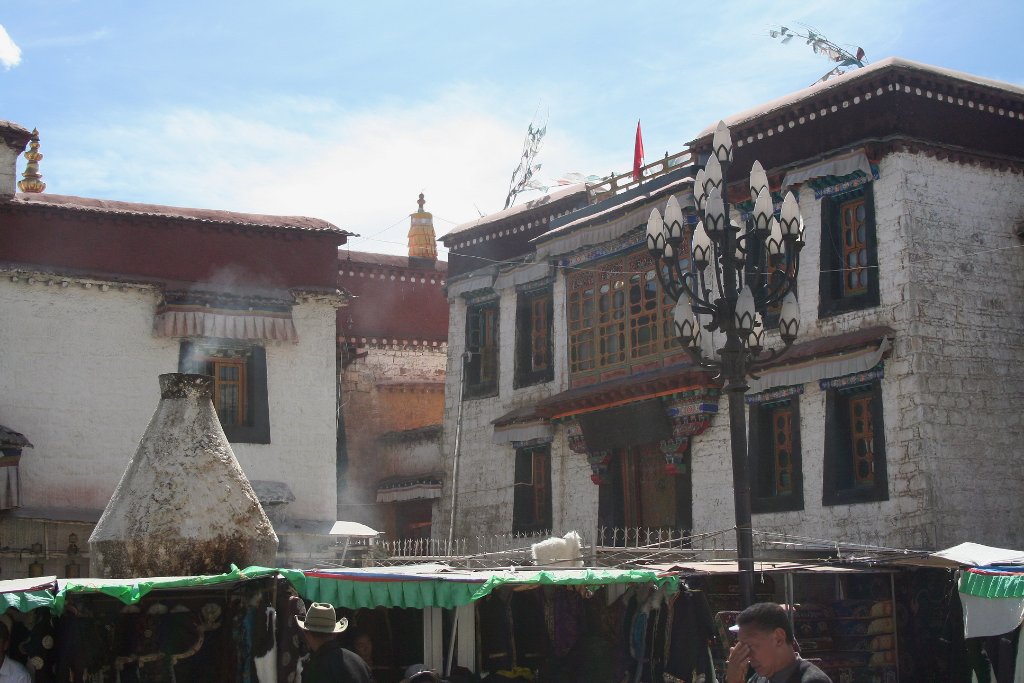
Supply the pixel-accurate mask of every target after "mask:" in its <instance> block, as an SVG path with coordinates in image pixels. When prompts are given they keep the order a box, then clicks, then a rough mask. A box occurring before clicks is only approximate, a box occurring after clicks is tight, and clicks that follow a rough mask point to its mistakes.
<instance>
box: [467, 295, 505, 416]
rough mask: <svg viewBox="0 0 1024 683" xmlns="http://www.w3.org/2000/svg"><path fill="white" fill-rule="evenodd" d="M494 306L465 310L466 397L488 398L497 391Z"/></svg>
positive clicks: (495, 314) (485, 305)
mask: <svg viewBox="0 0 1024 683" xmlns="http://www.w3.org/2000/svg"><path fill="white" fill-rule="evenodd" d="M499 310H500V309H499V308H498V302H497V301H488V302H486V303H479V304H470V305H469V306H467V309H466V349H467V351H469V353H470V356H469V360H468V361H467V362H466V369H465V371H466V395H467V396H468V397H474V396H482V395H490V394H492V393H494V392H495V391H497V388H498V313H499Z"/></svg>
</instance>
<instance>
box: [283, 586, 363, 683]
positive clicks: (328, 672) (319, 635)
mask: <svg viewBox="0 0 1024 683" xmlns="http://www.w3.org/2000/svg"><path fill="white" fill-rule="evenodd" d="M295 623H296V624H298V626H299V629H301V630H302V636H303V637H304V638H305V640H306V645H308V646H309V653H310V654H309V659H308V660H306V663H305V664H304V665H303V667H302V683H370V681H371V680H372V676H371V675H370V667H368V666H367V665H366V662H364V661H363V660H362V659H360V657H359V655H357V654H356V653H355V652H352V651H351V650H346V649H345V648H343V647H342V646H341V643H339V642H338V634H339V633H342V632H343V631H344V630H345V629H346V628H348V619H346V618H345V617H342V618H341V619H338V620H337V621H335V613H334V607H333V606H332V605H328V604H327V603H323V602H314V603H313V604H312V605H310V606H309V610H307V612H306V618H305V619H304V620H303V619H299V618H298V617H295Z"/></svg>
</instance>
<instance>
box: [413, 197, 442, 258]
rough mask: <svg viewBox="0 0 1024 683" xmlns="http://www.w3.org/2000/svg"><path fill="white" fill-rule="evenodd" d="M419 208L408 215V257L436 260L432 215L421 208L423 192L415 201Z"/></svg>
mask: <svg viewBox="0 0 1024 683" xmlns="http://www.w3.org/2000/svg"><path fill="white" fill-rule="evenodd" d="M416 203H417V204H418V205H419V207H420V210H419V211H417V212H416V213H414V214H411V215H410V218H411V221H410V223H411V224H410V225H409V258H423V259H430V260H431V261H436V260H437V238H436V237H435V235H434V217H433V215H431V214H430V213H429V212H427V211H424V210H423V205H424V204H426V200H425V199H423V193H422V192H421V193H420V198H419V200H418V201H417V202H416Z"/></svg>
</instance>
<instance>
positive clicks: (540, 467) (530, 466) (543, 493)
mask: <svg viewBox="0 0 1024 683" xmlns="http://www.w3.org/2000/svg"><path fill="white" fill-rule="evenodd" d="M549 529H551V446H550V445H549V444H545V445H543V446H532V447H530V448H519V449H517V450H516V471H515V493H514V502H513V511H512V531H544V530H549Z"/></svg>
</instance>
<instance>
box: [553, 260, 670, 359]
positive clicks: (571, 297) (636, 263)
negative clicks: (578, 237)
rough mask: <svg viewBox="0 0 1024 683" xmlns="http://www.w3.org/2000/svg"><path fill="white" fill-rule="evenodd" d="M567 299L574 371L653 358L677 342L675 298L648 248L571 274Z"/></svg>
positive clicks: (570, 357)
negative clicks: (665, 291)
mask: <svg viewBox="0 0 1024 683" xmlns="http://www.w3.org/2000/svg"><path fill="white" fill-rule="evenodd" d="M681 264H682V266H683V267H684V268H688V267H689V262H688V260H683V261H681ZM566 304H567V312H566V315H567V320H568V327H569V372H570V374H579V373H586V372H589V371H592V370H603V369H606V368H614V367H619V366H625V365H627V364H632V363H633V362H644V361H649V360H653V359H656V358H658V357H659V356H661V355H664V354H665V352H666V351H668V350H670V349H672V348H673V347H674V346H675V345H676V337H675V333H674V331H673V329H672V308H673V306H674V302H672V301H670V300H669V298H668V297H667V296H665V295H664V294H663V292H662V291H661V285H660V283H659V282H658V277H657V274H656V273H655V270H654V261H653V260H652V259H651V257H650V256H649V255H648V254H647V253H646V252H633V253H631V254H627V255H625V256H619V257H615V258H612V259H609V260H606V261H602V262H598V263H594V264H587V265H585V266H581V267H580V269H579V270H578V271H576V272H574V273H572V274H571V275H570V276H569V278H568V291H567V294H566Z"/></svg>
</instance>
